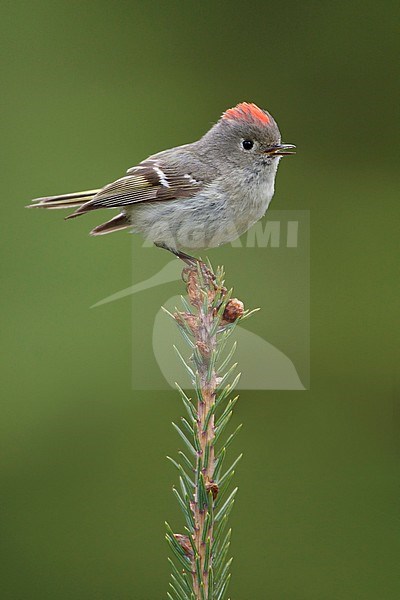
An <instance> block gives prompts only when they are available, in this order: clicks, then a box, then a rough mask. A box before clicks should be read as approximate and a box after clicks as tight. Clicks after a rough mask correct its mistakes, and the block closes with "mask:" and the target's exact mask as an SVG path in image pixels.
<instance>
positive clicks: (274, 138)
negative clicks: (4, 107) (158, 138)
mask: <svg viewBox="0 0 400 600" xmlns="http://www.w3.org/2000/svg"><path fill="white" fill-rule="evenodd" d="M295 149H296V146H294V145H293V144H283V143H282V142H281V134H280V131H279V128H278V125H277V123H276V121H275V120H274V118H273V117H272V115H271V114H270V113H269V112H267V111H266V110H264V109H261V108H259V107H258V106H257V105H256V104H254V103H250V102H240V103H239V104H237V105H236V106H235V107H233V108H230V109H228V110H226V111H225V112H224V113H223V114H222V115H221V117H220V119H219V120H218V121H217V122H216V123H215V124H214V125H213V126H212V127H211V128H210V129H209V130H208V131H207V132H206V133H205V135H203V136H202V137H201V138H200V139H199V140H197V141H195V142H192V143H189V144H184V145H182V146H177V147H175V148H171V149H168V150H163V151H161V152H158V153H157V154H152V155H151V156H149V157H148V158H146V159H145V160H143V161H142V162H140V163H139V164H137V165H136V166H134V167H131V168H130V169H128V171H127V172H126V174H125V175H124V176H123V177H121V178H119V179H117V180H116V181H113V182H112V183H109V184H107V185H105V186H104V187H102V188H99V189H93V190H87V191H83V192H75V193H70V194H63V195H60V196H47V197H42V198H36V199H34V200H32V203H31V204H30V205H29V207H30V208H31V207H32V208H48V209H58V208H72V209H75V211H74V212H72V213H71V214H69V215H68V216H67V217H65V218H66V219H74V218H76V217H80V216H82V215H84V214H86V213H89V212H91V211H94V210H99V209H106V208H107V209H118V210H119V211H120V212H119V213H118V214H117V215H115V216H113V217H112V218H111V219H110V220H108V221H106V222H105V223H102V224H101V225H98V226H97V227H95V228H94V229H93V230H92V231H91V232H90V234H91V235H93V236H99V235H105V234H108V233H113V232H116V231H120V230H124V229H128V230H131V232H133V233H139V234H142V235H143V236H144V237H145V238H146V240H147V241H150V242H152V243H153V244H154V245H155V246H158V247H160V248H164V249H166V250H169V251H170V252H172V253H173V254H175V255H176V256H177V257H178V258H181V259H182V260H184V261H185V262H187V263H189V264H192V263H193V261H197V260H199V259H197V258H195V257H193V256H191V255H190V254H187V252H185V250H188V249H192V250H193V249H203V248H214V247H217V246H220V245H222V244H226V243H229V242H231V241H233V240H234V239H236V238H238V237H239V236H240V235H241V234H242V233H244V232H246V231H247V230H248V229H249V228H250V227H251V226H252V225H253V224H254V223H255V222H256V221H258V220H259V219H260V218H261V217H262V216H263V215H264V214H265V212H266V210H267V208H268V206H269V204H270V202H271V199H272V197H273V195H274V185H275V176H276V172H277V168H278V164H279V161H280V159H281V158H282V157H283V156H286V155H291V154H294V153H295Z"/></svg>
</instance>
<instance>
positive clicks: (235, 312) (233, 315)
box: [222, 298, 244, 324]
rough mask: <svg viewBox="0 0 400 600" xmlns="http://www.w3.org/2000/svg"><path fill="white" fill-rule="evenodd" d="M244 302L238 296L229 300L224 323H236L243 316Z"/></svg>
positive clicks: (223, 316)
mask: <svg viewBox="0 0 400 600" xmlns="http://www.w3.org/2000/svg"><path fill="white" fill-rule="evenodd" d="M243 313H244V304H243V302H241V301H240V300H238V299H237V298H232V299H231V300H229V302H228V304H227V305H226V307H225V310H224V314H223V315H222V323H223V324H224V323H234V322H235V321H236V320H237V319H240V317H242V316H243Z"/></svg>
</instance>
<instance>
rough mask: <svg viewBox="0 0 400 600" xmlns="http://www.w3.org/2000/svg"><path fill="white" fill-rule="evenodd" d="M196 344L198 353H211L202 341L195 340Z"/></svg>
mask: <svg viewBox="0 0 400 600" xmlns="http://www.w3.org/2000/svg"><path fill="white" fill-rule="evenodd" d="M196 346H197V347H198V349H199V350H200V354H202V355H203V356H206V357H209V356H210V355H211V351H210V348H209V346H208V345H207V344H205V343H204V342H201V341H200V340H199V341H198V342H196Z"/></svg>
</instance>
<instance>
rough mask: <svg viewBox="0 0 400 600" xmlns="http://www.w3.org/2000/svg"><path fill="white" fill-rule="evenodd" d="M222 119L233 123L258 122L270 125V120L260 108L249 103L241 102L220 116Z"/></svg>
mask: <svg viewBox="0 0 400 600" xmlns="http://www.w3.org/2000/svg"><path fill="white" fill-rule="evenodd" d="M222 118H223V119H229V120H234V121H242V120H243V119H246V121H256V122H257V121H258V122H259V123H262V124H263V125H267V124H268V123H270V121H271V119H270V118H269V116H268V115H267V114H265V112H264V111H263V110H261V108H258V106H257V105H256V104H250V103H249V102H241V103H240V104H238V105H237V106H235V107H234V108H230V109H228V110H227V111H225V112H224V114H223V115H222Z"/></svg>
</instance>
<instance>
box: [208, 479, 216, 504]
mask: <svg viewBox="0 0 400 600" xmlns="http://www.w3.org/2000/svg"><path fill="white" fill-rule="evenodd" d="M206 491H207V492H211V494H212V497H213V500H215V499H216V497H217V496H218V492H219V487H218V485H217V484H216V483H215V481H207V483H206Z"/></svg>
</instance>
